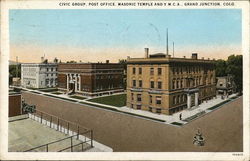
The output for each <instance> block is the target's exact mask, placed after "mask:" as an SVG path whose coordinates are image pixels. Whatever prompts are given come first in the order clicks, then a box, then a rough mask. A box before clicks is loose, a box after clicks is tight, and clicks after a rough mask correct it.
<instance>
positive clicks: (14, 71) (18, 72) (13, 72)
mask: <svg viewBox="0 0 250 161" xmlns="http://www.w3.org/2000/svg"><path fill="white" fill-rule="evenodd" d="M16 67H17V69H16ZM9 75H12V76H13V77H16V76H17V77H21V64H18V65H9Z"/></svg>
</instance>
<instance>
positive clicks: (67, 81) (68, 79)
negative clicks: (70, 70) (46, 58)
mask: <svg viewBox="0 0 250 161" xmlns="http://www.w3.org/2000/svg"><path fill="white" fill-rule="evenodd" d="M66 76H67V90H68V89H69V75H68V74H66Z"/></svg>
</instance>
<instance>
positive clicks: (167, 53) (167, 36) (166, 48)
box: [166, 28, 168, 55]
mask: <svg viewBox="0 0 250 161" xmlns="http://www.w3.org/2000/svg"><path fill="white" fill-rule="evenodd" d="M166 34H167V35H166V54H167V55H168V28H167V31H166Z"/></svg>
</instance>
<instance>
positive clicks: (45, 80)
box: [21, 57, 58, 88]
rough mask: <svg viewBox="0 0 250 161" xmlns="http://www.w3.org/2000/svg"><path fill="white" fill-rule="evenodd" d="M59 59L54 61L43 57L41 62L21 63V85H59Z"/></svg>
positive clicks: (41, 86) (31, 86)
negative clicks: (49, 61) (51, 61)
mask: <svg viewBox="0 0 250 161" xmlns="http://www.w3.org/2000/svg"><path fill="white" fill-rule="evenodd" d="M57 65H58V64H57V59H55V60H54V62H53V63H48V60H47V59H45V60H44V58H43V57H42V62H41V63H25V64H21V86H23V87H27V88H47V87H56V86H57Z"/></svg>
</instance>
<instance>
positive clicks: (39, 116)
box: [25, 110, 93, 152]
mask: <svg viewBox="0 0 250 161" xmlns="http://www.w3.org/2000/svg"><path fill="white" fill-rule="evenodd" d="M29 118H31V119H34V120H36V121H38V122H40V123H41V124H45V125H47V126H49V127H50V128H53V129H55V130H57V131H60V132H63V133H65V134H68V135H70V136H69V137H67V138H63V139H60V140H57V141H53V142H50V143H47V144H44V145H41V146H37V147H35V148H32V149H29V150H26V151H25V152H31V151H44V152H48V151H58V152H62V151H70V152H73V151H84V150H86V149H88V148H92V147H93V130H90V129H88V128H85V127H82V126H80V125H78V124H76V123H73V122H70V121H67V120H64V119H62V118H59V117H57V116H54V115H51V114H48V113H46V112H42V111H39V110H35V112H34V113H29ZM59 145H60V146H64V147H63V148H61V149H58V147H60V146H59ZM68 145H69V146H68ZM89 145H90V146H89ZM65 146H66V147H65Z"/></svg>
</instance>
